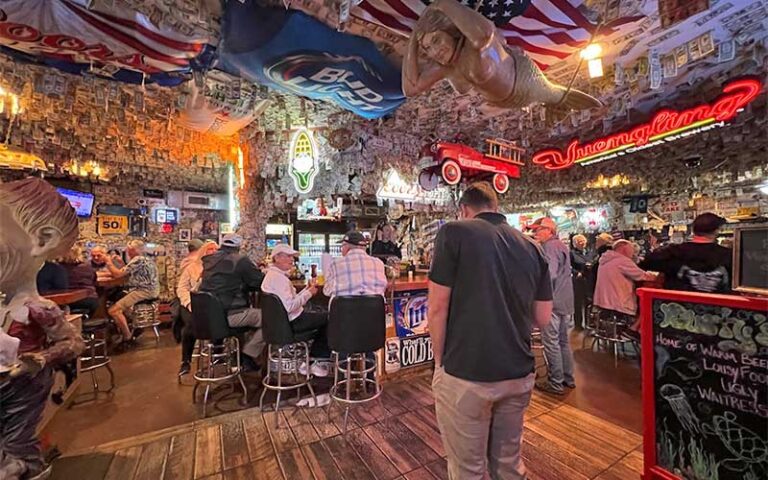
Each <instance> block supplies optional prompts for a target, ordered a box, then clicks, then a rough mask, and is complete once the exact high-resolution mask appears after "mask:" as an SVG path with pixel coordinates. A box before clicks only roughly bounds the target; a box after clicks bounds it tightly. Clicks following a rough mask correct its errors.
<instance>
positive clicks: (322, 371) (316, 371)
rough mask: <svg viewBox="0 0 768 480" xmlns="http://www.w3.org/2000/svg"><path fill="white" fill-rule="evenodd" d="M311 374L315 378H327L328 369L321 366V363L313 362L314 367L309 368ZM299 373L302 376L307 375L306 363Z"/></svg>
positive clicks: (302, 365) (300, 366)
mask: <svg viewBox="0 0 768 480" xmlns="http://www.w3.org/2000/svg"><path fill="white" fill-rule="evenodd" d="M309 372H310V373H311V374H312V375H313V376H315V377H327V376H328V367H327V366H325V365H323V364H321V363H320V362H312V365H310V367H309ZM299 373H300V374H302V375H306V374H307V364H306V363H302V364H301V365H299Z"/></svg>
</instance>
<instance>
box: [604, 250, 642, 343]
mask: <svg viewBox="0 0 768 480" xmlns="http://www.w3.org/2000/svg"><path fill="white" fill-rule="evenodd" d="M634 257H635V244H634V243H633V242H630V241H629V240H617V241H616V242H614V244H613V248H612V249H611V250H608V251H606V252H605V253H604V254H603V256H602V257H601V258H600V265H599V267H598V272H597V273H598V275H597V286H596V287H595V297H594V305H595V306H597V307H600V308H601V309H602V310H608V311H609V313H610V312H615V313H618V315H619V317H620V318H621V317H623V318H624V319H625V321H626V323H627V326H629V325H631V324H632V323H634V317H635V315H636V314H637V298H636V296H635V282H640V281H653V280H655V279H656V275H654V274H652V273H649V272H646V271H644V270H643V269H641V268H640V267H638V266H637V265H636V264H635V262H634V260H633V259H634ZM627 333H629V334H630V335H631V334H632V333H631V332H630V331H628V332H627Z"/></svg>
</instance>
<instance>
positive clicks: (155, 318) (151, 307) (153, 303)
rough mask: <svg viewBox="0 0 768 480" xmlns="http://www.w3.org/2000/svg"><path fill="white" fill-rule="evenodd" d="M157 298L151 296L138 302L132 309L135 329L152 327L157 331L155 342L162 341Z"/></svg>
mask: <svg viewBox="0 0 768 480" xmlns="http://www.w3.org/2000/svg"><path fill="white" fill-rule="evenodd" d="M158 311H159V306H158V301H157V298H149V299H147V300H142V301H140V302H136V304H135V305H134V306H133V309H132V311H131V321H132V326H133V328H134V329H136V328H138V329H139V330H144V329H146V328H151V329H152V331H154V332H155V342H156V343H160V332H158V331H157V327H158V326H159V325H160V315H159V314H158Z"/></svg>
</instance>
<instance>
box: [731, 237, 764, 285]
mask: <svg viewBox="0 0 768 480" xmlns="http://www.w3.org/2000/svg"><path fill="white" fill-rule="evenodd" d="M734 237H735V248H734V256H735V258H734V262H733V264H734V267H735V268H734V278H733V280H734V282H733V284H734V285H733V288H734V290H741V291H746V292H753V293H763V294H768V225H759V226H751V227H740V228H737V229H735V231H734Z"/></svg>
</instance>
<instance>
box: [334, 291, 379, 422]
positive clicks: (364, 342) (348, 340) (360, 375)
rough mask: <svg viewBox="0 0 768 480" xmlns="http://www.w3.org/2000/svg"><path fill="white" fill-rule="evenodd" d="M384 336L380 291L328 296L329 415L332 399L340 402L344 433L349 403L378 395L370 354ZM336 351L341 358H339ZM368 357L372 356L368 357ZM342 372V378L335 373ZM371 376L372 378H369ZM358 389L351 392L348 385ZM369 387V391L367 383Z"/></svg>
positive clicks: (375, 365) (375, 361) (375, 363)
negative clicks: (331, 363) (331, 380)
mask: <svg viewBox="0 0 768 480" xmlns="http://www.w3.org/2000/svg"><path fill="white" fill-rule="evenodd" d="M385 340H386V306H385V304H384V297H382V296H381V295H356V296H339V297H335V298H333V300H331V311H330V316H329V318H328V345H329V346H330V347H331V350H332V352H333V353H332V355H333V360H334V369H333V370H334V373H333V386H332V387H331V391H330V395H331V403H329V404H328V417H329V418H330V414H331V408H332V407H333V402H338V403H340V404H342V405H344V426H343V430H344V432H343V433H345V434H346V431H347V420H348V418H349V409H350V407H351V406H353V405H357V404H361V403H365V402H370V401H371V400H375V399H376V398H378V397H379V396H380V395H381V391H382V388H381V383H380V382H379V376H378V373H377V371H378V358H377V356H376V355H370V354H372V353H374V352H376V351H377V350H380V349H382V348H384V342H385ZM340 355H344V357H345V358H343V359H341V360H340V359H339V356H340ZM369 357H372V358H369ZM339 374H343V378H340V377H339ZM369 376H373V379H371V378H369ZM353 386H359V387H360V388H359V391H356V392H355V395H354V396H353V394H352V387H353ZM369 386H371V387H373V391H370V392H369V389H368V387H369Z"/></svg>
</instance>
